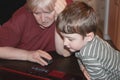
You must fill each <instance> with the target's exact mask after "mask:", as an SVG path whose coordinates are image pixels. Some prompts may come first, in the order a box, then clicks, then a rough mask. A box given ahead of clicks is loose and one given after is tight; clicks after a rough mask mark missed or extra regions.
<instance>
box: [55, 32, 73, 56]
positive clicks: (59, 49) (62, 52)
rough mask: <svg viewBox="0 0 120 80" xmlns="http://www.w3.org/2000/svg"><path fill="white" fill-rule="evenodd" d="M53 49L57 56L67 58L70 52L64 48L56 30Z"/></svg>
mask: <svg viewBox="0 0 120 80" xmlns="http://www.w3.org/2000/svg"><path fill="white" fill-rule="evenodd" d="M55 47H56V51H57V53H58V54H60V55H62V56H64V57H68V56H70V55H71V54H70V52H69V51H68V50H66V49H65V48H64V45H63V39H62V38H61V37H60V35H59V34H58V33H57V31H56V30H55Z"/></svg>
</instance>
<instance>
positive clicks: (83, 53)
mask: <svg viewBox="0 0 120 80" xmlns="http://www.w3.org/2000/svg"><path fill="white" fill-rule="evenodd" d="M75 56H76V57H77V58H78V63H79V64H81V63H82V64H83V65H84V66H85V68H86V70H87V71H88V73H89V75H90V77H91V80H120V52H119V51H117V50H115V49H114V48H112V47H111V46H110V45H109V44H108V43H107V42H106V41H104V40H102V39H101V38H100V37H98V36H97V35H96V36H95V37H94V39H93V40H92V41H90V42H88V43H87V44H86V45H85V46H84V47H83V48H82V49H81V50H80V51H79V52H76V53H75Z"/></svg>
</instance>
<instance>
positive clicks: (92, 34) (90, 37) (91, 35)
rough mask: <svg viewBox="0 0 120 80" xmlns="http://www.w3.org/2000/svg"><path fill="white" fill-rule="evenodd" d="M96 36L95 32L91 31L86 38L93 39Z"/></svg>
mask: <svg viewBox="0 0 120 80" xmlns="http://www.w3.org/2000/svg"><path fill="white" fill-rule="evenodd" d="M93 38H94V33H93V32H90V33H88V34H86V40H87V41H91V40H92V39H93Z"/></svg>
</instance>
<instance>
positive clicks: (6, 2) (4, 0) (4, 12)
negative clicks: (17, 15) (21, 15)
mask: <svg viewBox="0 0 120 80" xmlns="http://www.w3.org/2000/svg"><path fill="white" fill-rule="evenodd" d="M25 2H26V0H0V24H3V23H4V22H6V21H7V20H8V19H9V18H10V17H11V16H12V14H13V13H14V12H15V11H16V10H17V9H18V8H19V7H21V6H22V5H23V4H24V3H25Z"/></svg>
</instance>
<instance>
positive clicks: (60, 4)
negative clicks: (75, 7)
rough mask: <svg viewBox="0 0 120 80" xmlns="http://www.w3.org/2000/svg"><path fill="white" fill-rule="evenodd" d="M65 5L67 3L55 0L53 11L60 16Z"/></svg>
mask: <svg viewBox="0 0 120 80" xmlns="http://www.w3.org/2000/svg"><path fill="white" fill-rule="evenodd" d="M66 5H67V2H66V0H57V1H56V3H55V11H56V13H57V15H58V14H60V13H61V12H62V11H63V10H64V8H65V7H66Z"/></svg>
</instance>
